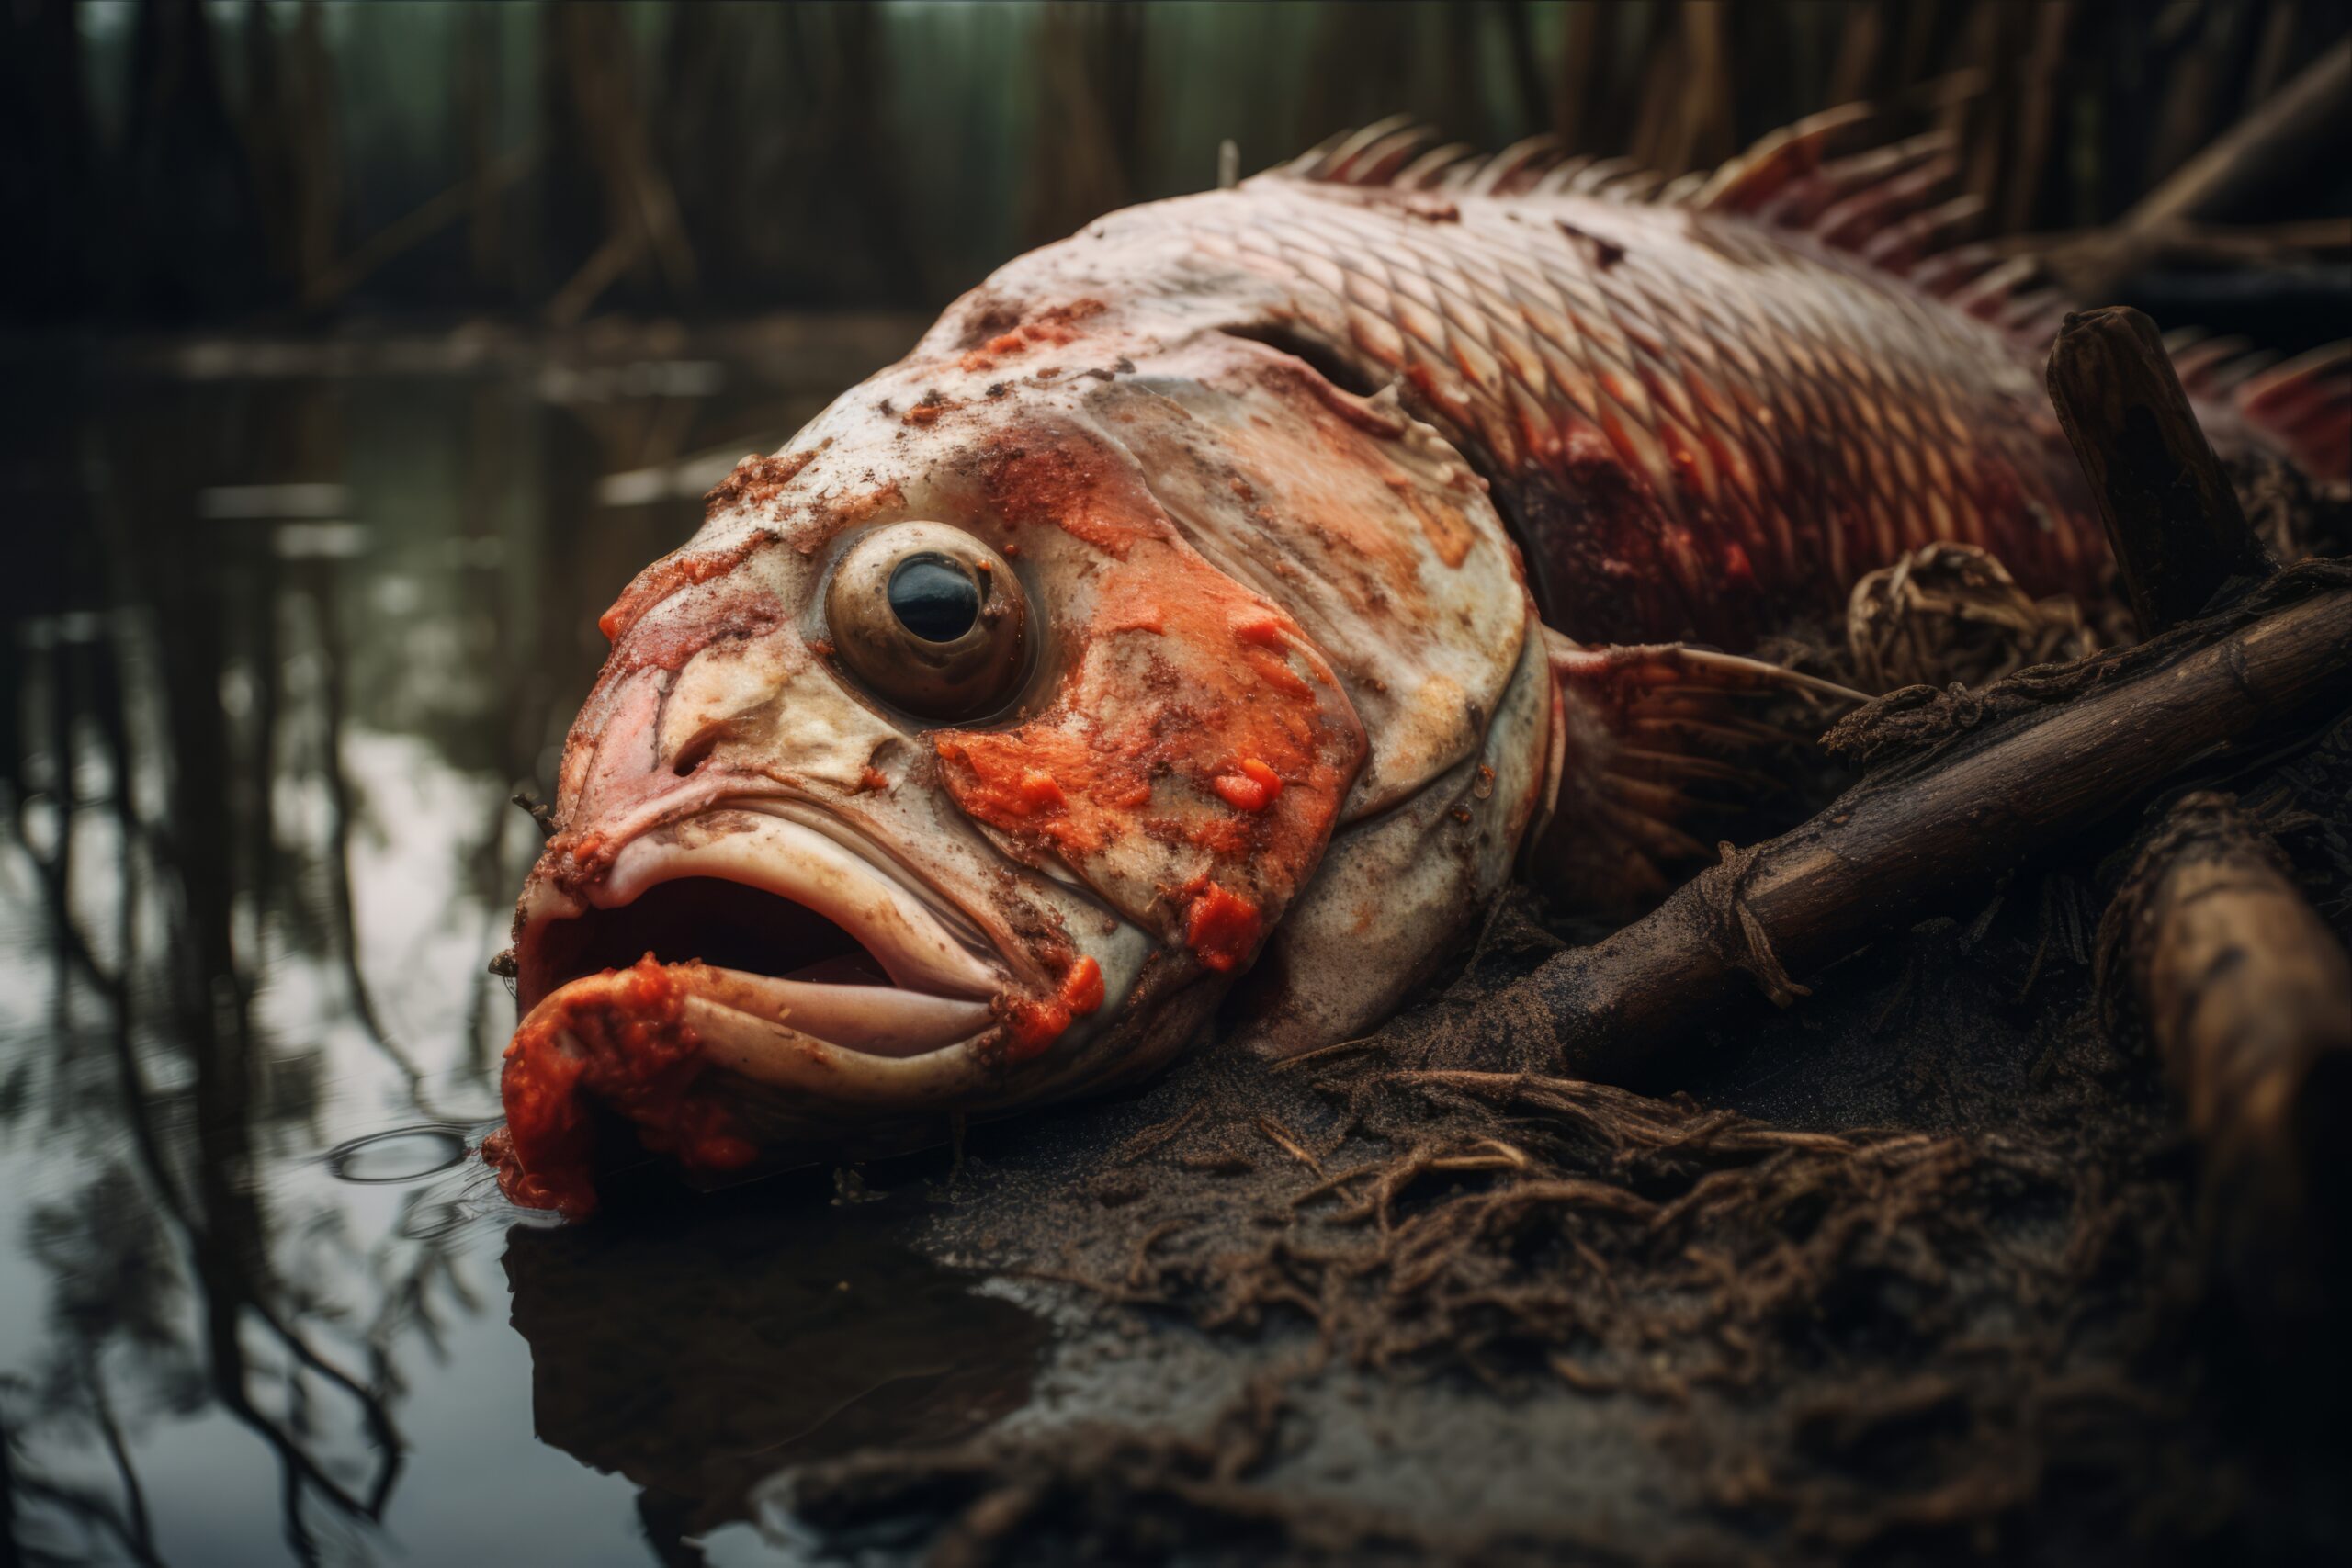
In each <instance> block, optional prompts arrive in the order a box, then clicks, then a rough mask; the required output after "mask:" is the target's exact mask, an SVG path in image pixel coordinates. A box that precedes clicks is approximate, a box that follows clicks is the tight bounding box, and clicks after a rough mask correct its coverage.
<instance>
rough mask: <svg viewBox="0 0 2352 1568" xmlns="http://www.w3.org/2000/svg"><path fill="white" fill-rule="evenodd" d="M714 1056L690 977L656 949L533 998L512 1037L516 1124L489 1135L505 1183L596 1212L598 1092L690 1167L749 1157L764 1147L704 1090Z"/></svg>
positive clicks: (507, 1093)
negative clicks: (676, 971)
mask: <svg viewBox="0 0 2352 1568" xmlns="http://www.w3.org/2000/svg"><path fill="white" fill-rule="evenodd" d="M704 1066H705V1063H704V1061H703V1056H702V1043H701V1041H700V1040H698V1039H697V1038H696V1037H695V1031H694V1028H693V1026H692V1025H690V1024H688V1023H687V1022H686V1021H685V987H684V986H683V985H682V984H681V983H680V982H679V980H678V978H677V976H674V975H673V974H672V973H671V972H670V971H669V970H667V969H664V968H663V967H662V965H661V964H658V963H656V962H654V958H653V955H652V954H651V953H647V954H646V955H645V956H644V957H643V958H641V959H639V961H638V962H637V963H636V964H634V965H632V966H631V967H629V968H628V969H620V970H613V969H608V970H606V971H605V974H604V976H603V979H602V983H592V984H589V985H581V984H579V983H578V982H576V981H575V982H574V983H573V985H572V986H571V987H566V988H565V989H564V990H562V991H560V992H559V993H557V995H556V996H555V997H554V998H551V1000H550V1002H549V1003H548V1004H547V1005H543V1006H541V1007H538V1008H536V1009H534V1010H532V1013H531V1016H530V1017H529V1018H526V1019H525V1020H524V1021H523V1026H522V1027H521V1028H520V1029H517V1030H516V1031H515V1038H514V1040H513V1041H512V1042H511V1043H509V1044H508V1045H507V1047H506V1069H505V1074H504V1077H503V1078H502V1080H501V1082H500V1086H499V1092H500V1096H501V1098H502V1099H503V1100H504V1101H505V1104H506V1125H505V1127H504V1128H503V1130H502V1131H500V1132H498V1133H496V1134H492V1136H491V1137H490V1138H489V1139H487V1140H485V1141H484V1142H483V1144H482V1156H483V1157H484V1158H485V1159H488V1160H489V1161H490V1162H491V1163H492V1165H493V1166H495V1167H496V1168H497V1170H498V1188H499V1190H500V1191H502V1192H503V1193H504V1194H505V1195H506V1197H507V1200H508V1201H510V1202H513V1203H517V1204H520V1205H521V1206H522V1207H524V1208H526V1209H555V1210H559V1211H560V1212H561V1213H563V1215H564V1216H565V1217H566V1218H568V1219H575V1220H576V1219H582V1218H584V1217H585V1216H587V1215H589V1214H592V1213H595V1210H596V1188H595V1180H594V1168H593V1166H592V1163H591V1161H592V1156H594V1152H595V1136H596V1133H595V1125H594V1122H592V1121H591V1120H590V1119H589V1115H588V1106H587V1100H586V1096H588V1095H591V1094H593V1095H594V1096H595V1097H596V1098H597V1099H599V1100H602V1101H604V1103H605V1104H606V1105H608V1106H610V1107H611V1108H612V1109H614V1110H615V1111H619V1112H621V1113H622V1114H623V1115H625V1116H627V1117H628V1119H629V1120H630V1121H631V1122H634V1123H635V1124H636V1126H637V1134H638V1141H639V1143H641V1144H642V1145H644V1146H645V1147H646V1148H647V1149H649V1150H650V1151H652V1152H653V1153H656V1154H667V1155H671V1156H674V1157H675V1158H676V1159H677V1161H678V1163H679V1164H680V1165H682V1166H684V1168H686V1169H688V1170H690V1171H726V1170H739V1169H741V1168H743V1167H744V1166H746V1165H749V1164H750V1163H751V1162H752V1159H753V1158H754V1157H755V1156H757V1153H758V1151H757V1150H756V1149H755V1148H754V1147H753V1146H752V1144H751V1143H750V1142H749V1141H748V1140H746V1139H745V1138H743V1137H742V1136H741V1134H738V1133H737V1131H736V1130H735V1125H734V1119H733V1117H732V1116H731V1115H730V1114H729V1111H728V1110H727V1107H726V1106H725V1105H723V1104H721V1103H720V1102H719V1101H718V1100H715V1099H712V1098H710V1097H709V1096H707V1094H697V1093H695V1088H696V1080H697V1079H698V1078H700V1077H701V1076H702V1073H703V1068H704Z"/></svg>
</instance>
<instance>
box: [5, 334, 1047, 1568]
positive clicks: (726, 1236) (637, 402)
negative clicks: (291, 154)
mask: <svg viewBox="0 0 2352 1568" xmlns="http://www.w3.org/2000/svg"><path fill="white" fill-rule="evenodd" d="M891 330H892V329H889V328H888V327H882V328H877V329H876V330H872V331H863V332H861V331H856V330H852V329H849V328H842V329H822V328H820V329H797V328H796V329H789V330H787V329H784V328H777V329H772V330H770V331H768V332H767V333H765V335H763V334H762V333H748V332H747V333H710V334H703V335H704V337H706V338H707V341H696V339H695V337H694V336H693V335H690V334H670V335H669V336H668V337H666V338H665V337H664V336H663V335H662V334H658V333H637V334H634V335H628V334H621V335H609V334H608V335H607V336H606V337H605V338H604V339H601V340H600V339H593V338H592V339H587V340H575V341H572V342H569V343H565V344H552V345H550V344H538V343H534V342H531V341H527V340H526V339H522V338H516V337H511V336H503V335H498V334H488V335H478V336H472V337H469V336H468V335H467V334H463V333H460V334H455V335H443V336H435V337H417V338H412V339H402V340H390V341H379V342H375V343H373V344H357V345H354V344H316V343H302V342H300V341H288V342H284V343H277V344H269V343H255V342H253V341H250V340H246V341H228V340H224V341H220V342H213V343H201V344H185V343H182V344H161V345H115V346H112V347H108V348H105V349H92V348H89V347H88V346H86V345H84V346H83V347H81V348H78V349H76V350H75V351H74V352H73V353H70V354H68V353H63V352H54V351H52V352H50V353H47V354H35V353H33V352H31V351H29V350H19V351H12V353H13V354H14V358H13V359H12V362H11V366H10V368H9V371H8V373H7V375H6V377H5V378H0V387H5V388H6V391H0V413H5V415H6V423H5V426H0V429H5V430H6V434H5V435H0V461H5V469H0V497H5V504H6V517H7V528H8V536H9V540H10V544H11V549H10V551H9V555H8V562H9V564H8V568H7V570H6V573H5V574H0V617H4V618H5V626H0V637H5V645H6V649H7V650H8V652H7V663H6V678H5V679H4V680H0V730H5V732H6V746H5V750H0V801H5V804H6V812H7V828H8V830H7V834H6V840H5V842H0V1427H5V1433H6V1442H5V1445H4V1446H0V1456H5V1461H6V1471H5V1476H0V1480H5V1487H4V1488H0V1540H4V1539H6V1538H8V1537H10V1536H13V1538H14V1540H15V1541H16V1542H17V1546H18V1548H19V1549H20V1551H23V1553H24V1554H25V1555H26V1556H27V1557H28V1559H30V1560H33V1561H48V1560H57V1561H90V1562H169V1563H175V1564H179V1563H196V1564H202V1563H233V1564H246V1563H268V1562H285V1561H293V1562H338V1563H340V1562H433V1563H438V1562H451V1561H458V1560H460V1558H461V1557H487V1558H489V1559H490V1560H493V1561H496V1560H502V1559H503V1560H506V1561H525V1562H567V1563H581V1564H588V1563H605V1562H649V1561H651V1562H697V1561H703V1560H705V1559H706V1554H707V1560H709V1561H715V1562H736V1561H763V1560H769V1559H770V1558H772V1557H773V1556H774V1555H775V1553H776V1552H777V1551H778V1550H779V1549H778V1548H776V1547H775V1546H773V1545H772V1544H770V1543H769V1542H768V1541H767V1540H764V1539H763V1538H762V1537H761V1536H760V1535H759V1534H758V1532H757V1531H756V1530H755V1529H753V1528H752V1526H751V1525H750V1524H749V1523H747V1522H744V1521H745V1519H746V1515H747V1510H746V1506H745V1503H744V1495H745V1493H746V1491H747V1489H748V1488H749V1487H750V1486H751V1485H752V1483H755V1482H757V1481H758V1480H760V1479H761V1478H762V1477H763V1476H764V1475H766V1474H768V1473H769V1472H773V1471H774V1470H775V1469H777V1468H779V1467H781V1466H783V1465H786V1464H788V1463H791V1462H794V1461H801V1460H806V1459H810V1458H817V1457H822V1456H824V1455H827V1454H831V1453H836V1452H842V1451H847V1450H851V1449H854V1448H856V1447H859V1446H862V1445H865V1444H868V1443H874V1442H883V1441H903V1440H906V1439H908V1438H921V1437H929V1436H933V1435H936V1436H937V1437H939V1438H956V1437H958V1436H962V1435H966V1434H967V1433H969V1432H971V1431H973V1430H975V1429H977V1428H978V1427H981V1426H984V1425H986V1424H987V1423H989V1421H991V1420H993V1419H995V1418H996V1417H997V1416H1001V1415H1002V1414H1003V1413H1005V1412H1006V1411H1007V1410H1009V1409H1011V1408H1013V1407H1014V1406H1016V1405H1018V1404H1020V1403H1021V1401H1022V1399H1023V1393H1024V1390H1025V1389H1026V1387H1027V1386H1028V1381H1029V1379H1030V1377H1031V1375H1032V1371H1033V1368H1034V1365H1035V1359H1036V1351H1037V1346H1038V1344H1039V1341H1040V1337H1041V1331H1040V1330H1039V1329H1038V1327H1037V1326H1036V1325H1035V1321H1034V1320H1033V1319H1032V1318H1031V1317H1030V1316H1029V1315H1028V1314H1026V1313H1024V1312H1023V1311H1022V1310H1021V1309H1019V1308H1017V1307H1015V1306H1012V1305H1011V1304H1009V1303H1006V1302H1004V1301H1002V1300H1000V1299H995V1298H993V1297H983V1296H978V1295H975V1294H974V1293H973V1292H972V1291H971V1290H970V1288H969V1282H968V1280H967V1279H966V1278H964V1277H961V1276H954V1275H949V1274H946V1273H944V1272H943V1271H942V1270H940V1269H937V1268H936V1267H935V1266H933V1265H931V1264H928V1263H924V1262H922V1261H921V1260H919V1259H918V1258H915V1257H914V1256H913V1255H912V1254H911V1253H910V1252H908V1251H906V1250H905V1249H904V1248H903V1247H900V1246H899V1245H898V1242H897V1240H896V1239H895V1236H896V1234H897V1232H898V1230H899V1229H900V1228H902V1227H903V1225H904V1224H905V1223H907V1221H908V1220H909V1218H910V1216H909V1215H907V1214H906V1213H904V1204H903V1203H902V1202H900V1201H891V1202H885V1203H879V1204H873V1203H848V1202H841V1201H834V1200H833V1198H832V1196H831V1188H830V1185H829V1184H827V1182H826V1180H825V1179H824V1178H823V1177H822V1176H821V1173H820V1174H819V1175H818V1176H815V1177H811V1178H805V1179H798V1180H797V1181H786V1182H782V1183H771V1184H767V1185H766V1186H765V1187H763V1188H761V1189H757V1190H751V1191H747V1192H744V1193H739V1194H735V1195H732V1196H730V1197H729V1198H727V1199H725V1200H723V1201H716V1202H700V1203H691V1204H682V1203H678V1202H675V1201H662V1198H661V1197H660V1196H659V1195H658V1194H656V1195H654V1196H652V1197H650V1198H648V1199H646V1200H645V1201H642V1202H639V1203H638V1204H636V1205H635V1206H631V1205H629V1204H627V1203H624V1204H623V1205H621V1206H620V1207H619V1208H618V1209H617V1210H616V1212H615V1213H613V1214H612V1215H611V1216H610V1218H609V1222H608V1223H600V1224H596V1225H594V1226H592V1227H585V1228H582V1229H578V1230H564V1229H561V1228H550V1227H548V1226H547V1225H545V1224H543V1223H540V1222H539V1221H537V1220H535V1219H533V1218H532V1217H530V1216H525V1215H521V1214H518V1213H516V1212H515V1211H513V1210H511V1209H509V1208H508V1207H506V1206H505V1205H504V1204H503V1202H502V1201H500V1200H499V1198H498V1196H497V1194H496V1191H495V1190H494V1188H493V1186H492V1183H491V1181H490V1179H489V1177H488V1173H487V1172H486V1171H485V1170H484V1169H483V1168H482V1167H481V1164H480V1162H479V1161H478V1160H475V1159H473V1158H471V1157H470V1156H469V1145H472V1144H473V1143H475V1142H477V1141H478V1140H479V1137H480V1135H481V1132H482V1131H483V1130H484V1129H485V1128H486V1126H487V1125H489V1124H490V1123H491V1122H492V1119H493V1118H495V1116H496V1115H497V1111H498V1101H497V1094H496V1070H497V1066H498V1060H499V1051H500V1049H501V1047H502V1046H503V1043H504V1040H505V1035H506V1032H507V1030H508V1028H509V1027H510V1026H511V1023H512V1021H513V1002H512V998H511V995H510V994H509V992H508V990H507V988H506V986H505V983H504V982H503V981H501V980H498V979H496V978H494V977H492V976H490V975H489V974H487V973H486V972H485V969H484V965H485V964H486V962H487V961H488V960H489V959H490V958H491V956H492V954H493V953H496V952H497V951H498V950H499V949H500V948H501V947H502V946H503V944H504V941H505V926H506V922H507V919H508V915H509V911H510V909H511V901H512V898H513V895H514V891H515V887H516V886H518V884H519V881H520V878H521V875H522V872H523V870H524V868H525V867H526V865H527V864H528V863H529V861H530V859H531V858H532V856H533V855H534V853H535V852H536V849H537V841H538V832H537V828H536V826H535V825H534V824H533V823H532V821H531V820H530V819H529V818H527V817H526V816H525V815H524V813H523V812H521V811H519V810H517V809H516V808H515V807H514V806H513V805H511V804H510V803H509V798H508V797H509V795H510V794H511V793H512V792H513V791H514V790H515V788H516V786H517V785H518V784H530V783H532V782H534V781H539V782H540V783H541V784H542V785H543V784H544V781H545V780H547V779H548V777H549V776H550V775H551V773H552V771H553V761H554V757H555V749H556V747H557V746H558V744H559V743H560V739H561V735H562V731H563V727H564V725H565V724H566V723H567V721H568V720H569V717H570V715H571V711H572V709H573V707H574V706H575V705H576V704H577V702H578V700H579V698H580V696H581V694H582V693H583V692H584V691H585V689H586V686H587V682H588V681H589V680H590V678H591V677H592V676H593V674H594V670H595V667H596V664H597V662H598V660H599V659H600V658H601V653H602V642H601V638H599V637H597V635H596V633H595V631H594V621H595V617H596V615H597V613H598V612H599V611H600V610H601V609H602V608H603V607H604V606H605V604H607V603H608V602H609V601H610V600H611V598H612V597H613V595H614V594H615V593H616V592H617V590H618V589H619V587H620V586H621V584H622V583H623V582H625V581H627V579H628V576H629V574H630V573H631V572H632V571H633V570H635V569H636V568H637V567H639V566H640V565H642V564H643V563H644V562H646V561H648V560H650V559H651V558H653V557H654V556H655V555H657V554H659V553H660V552H661V551H662V550H664V549H667V548H669V547H672V546H673V545H674V544H676V543H678V542H679V541H680V540H681V539H683V538H684V536H685V535H686V534H687V533H688V532H689V531H690V530H691V528H692V526H693V524H694V522H695V518H696V516H697V514H698V513H699V505H698V500H697V498H698V497H699V495H700V493H701V491H703V490H704V489H705V488H706V487H707V485H708V484H709V483H710V482H712V480H713V479H715V478H717V477H718V474H720V473H723V472H724V471H725V468H726V467H727V466H728V465H729V463H730V462H731V460H732V459H733V458H734V457H737V456H740V455H741V454H742V453H744V452H749V451H752V450H768V449H772V448H773V447H775V446H776V445H777V444H778V443H779V442H780V441H781V440H782V439H783V438H784V437H785V436H786V435H787V434H789V433H790V432H791V431H792V430H793V429H794V428H796V427H797V425H798V424H799V423H801V422H802V421H803V420H804V419H805V418H807V417H808V415H809V413H810V412H813V411H814V410H815V408H817V407H818V406H820V404H821V403H822V401H823V400H825V399H826V398H827V397H829V396H830V395H831V393H832V392H833V391H834V390H836V389H839V388H840V387H842V386H844V385H847V384H849V383H850V382H851V381H854V379H855V378H856V377H857V375H858V374H860V373H861V372H862V370H863V369H864V368H866V367H869V366H870V365H871V364H873V363H878V362H879V360H880V359H881V358H882V357H885V356H887V355H888V353H890V352H892V351H893V350H894V349H895V347H896V346H897V344H894V343H893V342H892V341H890V333H891ZM0 1555H5V1553H0Z"/></svg>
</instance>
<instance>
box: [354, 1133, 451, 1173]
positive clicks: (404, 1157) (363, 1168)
mask: <svg viewBox="0 0 2352 1568" xmlns="http://www.w3.org/2000/svg"><path fill="white" fill-rule="evenodd" d="M465 1157H466V1135H465V1131H464V1129H462V1128H458V1127H441V1126H424V1127H395V1128H393V1129H392V1130H391V1131H390V1132H388V1133H370V1134H368V1135H367V1136H366V1137H364V1138H354V1139H352V1140H351V1141H350V1142H349V1143H347V1144H338V1145H335V1146H334V1148H332V1149H329V1150H328V1151H327V1168H328V1169H329V1170H331V1171H333V1172H334V1174H335V1175H336V1176H337V1177H340V1178H341V1179H344V1180H345V1181H421V1180H423V1179H424V1178H426V1177H428V1176H431V1175H433V1174H434V1173H435V1171H442V1170H447V1169H448V1168H450V1167H451V1166H453V1165H456V1164H458V1162H459V1161H461V1160H463V1159H464V1158H465Z"/></svg>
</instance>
